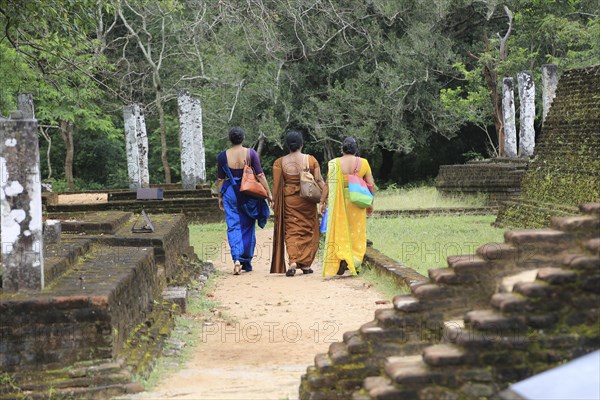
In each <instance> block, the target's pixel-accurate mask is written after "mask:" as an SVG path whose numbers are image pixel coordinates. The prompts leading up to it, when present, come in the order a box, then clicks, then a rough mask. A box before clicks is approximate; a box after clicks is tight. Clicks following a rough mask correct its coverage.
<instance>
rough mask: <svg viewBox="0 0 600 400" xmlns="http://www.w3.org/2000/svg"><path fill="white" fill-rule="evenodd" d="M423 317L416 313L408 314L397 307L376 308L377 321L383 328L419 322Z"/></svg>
mask: <svg viewBox="0 0 600 400" xmlns="http://www.w3.org/2000/svg"><path fill="white" fill-rule="evenodd" d="M420 320H421V318H419V316H418V315H415V314H407V313H403V312H400V311H398V310H396V309H395V308H380V309H378V310H375V321H377V325H378V326H380V327H382V328H392V327H403V326H406V325H407V324H418V323H419V321H420Z"/></svg>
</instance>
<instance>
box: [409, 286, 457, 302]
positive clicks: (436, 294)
mask: <svg viewBox="0 0 600 400" xmlns="http://www.w3.org/2000/svg"><path fill="white" fill-rule="evenodd" d="M411 290H412V292H413V295H414V296H415V297H416V298H417V299H419V300H430V299H432V300H435V299H443V298H445V297H448V295H449V293H450V291H449V290H448V289H447V288H445V287H443V286H439V285H435V284H425V285H419V286H417V287H416V288H414V289H412V287H411Z"/></svg>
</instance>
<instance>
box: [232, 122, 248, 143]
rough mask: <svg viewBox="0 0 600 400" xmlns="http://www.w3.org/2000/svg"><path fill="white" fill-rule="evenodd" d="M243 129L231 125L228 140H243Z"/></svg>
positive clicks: (234, 141)
mask: <svg viewBox="0 0 600 400" xmlns="http://www.w3.org/2000/svg"><path fill="white" fill-rule="evenodd" d="M244 136H245V134H244V130H243V129H242V128H240V127H239V126H236V127H233V128H231V129H230V130H229V141H230V142H231V143H232V144H241V143H242V142H243V141H244Z"/></svg>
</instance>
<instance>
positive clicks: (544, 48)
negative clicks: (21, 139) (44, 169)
mask: <svg viewBox="0 0 600 400" xmlns="http://www.w3.org/2000/svg"><path fill="white" fill-rule="evenodd" d="M21 3H22V2H18V1H16V0H3V1H0V32H2V33H1V34H0V60H1V63H0V74H1V76H3V85H2V86H1V87H0V112H1V113H2V114H3V115H6V114H7V113H8V111H10V110H11V109H13V108H14V107H15V96H16V94H17V93H18V92H24V91H29V92H32V93H33V94H34V98H35V106H36V117H37V118H38V121H39V122H40V124H42V125H46V126H50V127H56V126H58V125H57V124H59V123H60V122H61V121H72V122H74V130H73V135H74V139H73V142H74V146H75V150H74V152H75V156H74V157H73V171H74V175H75V178H79V179H81V180H83V181H86V182H87V181H88V180H89V185H92V186H93V185H95V184H100V185H105V186H106V187H116V186H120V185H123V186H124V185H125V184H126V175H127V172H126V162H125V160H124V154H123V149H124V141H123V134H122V127H123V122H122V118H123V117H122V107H123V105H125V104H129V103H131V102H139V103H141V104H142V105H143V107H144V113H145V117H146V123H147V125H148V129H147V131H148V132H149V141H150V147H151V148H150V154H149V156H150V160H149V165H150V176H151V181H152V182H153V183H159V182H161V181H163V180H166V179H167V175H169V176H170V172H171V171H170V170H171V169H172V177H171V179H173V180H174V181H176V180H178V179H179V176H180V171H179V169H180V166H179V165H180V162H179V144H178V138H177V135H178V121H177V104H176V98H177V92H178V91H179V90H180V89H182V88H187V89H189V90H190V93H191V94H192V95H193V96H197V97H199V98H200V99H201V101H202V109H203V110H202V111H203V132H204V139H205V140H204V142H205V145H206V150H205V152H206V160H207V174H208V178H209V179H211V180H212V179H214V178H215V176H216V169H215V159H216V155H217V154H218V152H219V151H221V150H222V149H223V148H225V147H226V146H227V145H228V143H227V140H226V133H227V131H228V129H229V128H230V127H231V126H235V125H239V126H242V127H244V128H245V129H246V132H247V138H246V145H250V146H253V147H255V148H257V149H259V150H260V151H261V152H262V154H261V155H262V157H263V160H264V162H263V163H264V164H265V166H266V171H267V173H268V172H269V169H270V165H271V164H272V161H273V160H274V159H275V158H277V157H279V156H280V155H282V154H284V153H285V149H284V148H283V146H282V142H281V139H282V137H283V135H284V133H285V132H286V131H288V130H290V129H297V130H300V131H301V132H303V134H304V136H305V139H306V142H307V143H306V149H307V150H309V151H310V152H312V153H313V154H315V155H316V156H317V157H318V159H319V160H321V161H326V160H328V159H329V158H331V157H334V156H337V155H338V154H339V143H340V142H341V140H342V139H343V138H344V137H345V136H348V135H353V136H355V137H356V138H357V139H358V141H359V144H360V146H361V148H362V149H363V151H362V152H361V154H362V155H364V156H366V157H368V158H369V159H371V160H373V163H372V164H373V165H374V166H375V168H374V172H375V175H376V178H377V179H378V180H381V181H383V182H385V181H393V182H398V183H405V182H407V181H411V180H414V179H422V178H427V177H431V176H434V175H435V174H436V173H437V167H438V166H439V165H440V164H442V163H456V162H461V161H463V159H464V157H463V156H462V154H464V153H467V152H470V151H474V152H477V153H480V154H483V153H485V152H486V149H487V153H488V155H493V154H494V152H495V150H494V149H495V147H496V146H497V145H498V144H497V141H496V140H495V138H494V137H491V136H493V135H491V134H489V133H488V132H489V130H490V127H491V126H492V125H493V122H492V117H491V107H490V97H489V91H488V88H487V87H486V84H485V82H484V80H483V79H482V75H481V74H482V66H483V64H484V63H485V62H488V61H489V62H491V61H494V65H496V66H497V72H498V79H501V78H502V77H503V76H515V74H516V73H517V72H519V71H522V70H525V69H528V70H531V71H532V72H533V74H534V78H535V79H536V81H539V76H540V72H539V66H540V64H542V63H547V62H553V63H557V64H558V65H559V68H560V69H561V70H564V69H566V68H571V67H575V66H582V65H590V64H597V63H599V62H600V44H599V43H600V21H599V13H600V10H599V9H598V4H597V2H596V1H593V0H573V1H568V2H562V1H558V0H552V1H542V0H526V1H516V0H501V1H489V2H482V1H478V0H434V1H425V0H414V1H410V2H398V1H391V0H348V1H341V0H333V1H328V2H323V1H320V0H306V1H302V2H297V3H294V4H293V5H292V4H290V3H289V2H248V1H244V0H221V1H219V2H199V1H183V0H161V1H156V2H149V1H146V0H119V1H116V0H111V1H104V2H96V1H93V0H81V1H70V0H48V1H44V2H25V3H22V4H21ZM504 6H508V8H509V9H510V10H511V11H512V13H513V14H514V21H513V23H514V29H513V32H512V34H511V35H510V37H509V38H508V42H507V46H508V57H507V58H506V60H501V61H500V62H498V60H497V58H498V55H499V48H498V46H499V39H498V38H497V37H496V35H497V34H500V35H503V34H504V33H505V32H506V27H507V24H506V22H507V21H506V15H505V14H504V10H503V7H504ZM32 21H35V22H33V23H32ZM484 33H487V37H488V39H489V45H490V51H489V52H488V51H486V50H485V42H484V39H483V38H484ZM538 92H539V91H538ZM537 104H541V102H539V101H538V102H537ZM537 115H541V113H537ZM474 127H477V128H478V129H479V135H475V134H473V132H474ZM48 132H49V133H50V134H51V136H52V137H57V136H58V133H59V130H58V129H57V128H49V130H48ZM482 133H483V134H482ZM42 144H43V145H45V144H44V143H43V142H42ZM99 149H102V151H99ZM104 149H106V152H105V154H100V153H103V152H104ZM66 151H67V148H66V147H65V146H63V145H61V144H60V141H53V146H52V148H51V150H50V152H51V160H52V164H53V165H54V168H53V178H56V179H59V180H60V179H66V178H68V177H66V176H65V175H64V174H65V172H63V169H62V168H59V167H58V166H60V165H61V164H63V163H65V164H66V162H65V158H66V155H67V153H66ZM79 153H82V154H79ZM93 153H96V156H98V157H99V162H98V163H96V164H95V163H91V162H89V160H90V158H91V155H92V154H93ZM104 159H106V160H109V159H111V160H114V161H115V162H114V166H111V168H110V170H107V169H106V168H101V169H97V168H95V167H97V166H98V165H99V164H104ZM167 170H168V171H167Z"/></svg>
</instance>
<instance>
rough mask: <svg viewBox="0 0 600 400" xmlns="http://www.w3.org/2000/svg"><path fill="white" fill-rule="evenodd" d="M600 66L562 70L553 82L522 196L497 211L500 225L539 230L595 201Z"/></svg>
mask: <svg viewBox="0 0 600 400" xmlns="http://www.w3.org/2000/svg"><path fill="white" fill-rule="evenodd" d="M599 148H600V66H595V67H590V68H582V69H574V70H569V71H566V72H565V73H564V74H563V75H562V77H561V78H560V81H559V83H558V87H557V91H556V97H555V99H554V102H553V104H552V107H551V108H550V111H549V113H548V116H547V118H546V121H545V122H544V127H543V129H542V132H541V135H540V138H539V142H538V144H537V145H536V148H535V153H534V157H533V160H532V161H531V163H530V165H529V168H528V169H527V172H526V173H525V175H524V177H523V181H522V187H521V197H520V198H519V199H518V201H516V202H509V203H507V205H506V206H505V207H504V208H503V209H502V210H501V211H500V213H499V215H498V220H497V223H498V225H500V226H505V227H529V228H535V227H543V226H548V225H549V223H550V216H551V215H556V214H566V213H568V212H569V211H570V210H569V207H576V206H577V205H578V204H582V203H586V202H591V201H598V200H599V199H600V153H599V152H598V149H599Z"/></svg>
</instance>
